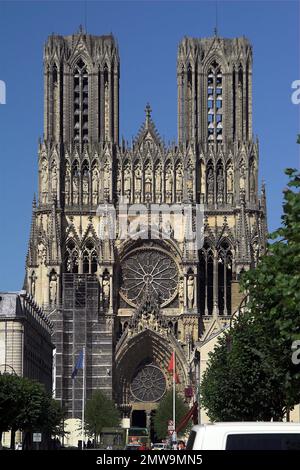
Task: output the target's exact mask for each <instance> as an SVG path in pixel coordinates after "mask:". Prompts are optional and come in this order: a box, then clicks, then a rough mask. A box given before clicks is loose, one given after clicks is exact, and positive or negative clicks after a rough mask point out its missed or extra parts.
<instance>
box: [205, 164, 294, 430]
mask: <svg viewBox="0 0 300 470" xmlns="http://www.w3.org/2000/svg"><path fill="white" fill-rule="evenodd" d="M286 174H287V175H288V176H289V183H288V186H287V189H286V190H285V191H284V205H283V216H282V226H281V227H280V228H279V229H278V230H277V231H276V232H274V233H273V234H271V236H270V238H271V239H272V240H273V242H272V243H271V244H270V245H269V246H268V253H267V255H266V256H264V257H262V259H261V260H260V263H259V264H258V266H257V267H256V268H255V269H252V270H250V271H248V272H247V273H245V274H244V275H243V277H242V283H241V286H242V289H243V290H244V291H245V292H247V294H248V298H249V301H248V303H247V307H246V311H245V313H244V314H243V315H241V316H240V318H239V319H238V320H237V321H236V322H235V323H234V326H233V327H232V328H231V330H230V332H229V334H228V335H226V336H224V337H222V338H221V340H220V341H219V344H218V345H217V347H216V349H215V351H214V352H213V353H212V354H211V355H210V359H209V363H208V368H207V369H206V371H205V373H204V376H203V382H202V387H201V389H202V405H203V406H204V407H205V408H206V409H207V410H208V415H209V417H210V418H211V419H212V420H220V421H222V420H246V419H248V420H249V419H250V420H268V419H271V418H273V419H275V420H280V419H282V418H283V416H284V414H285V413H286V412H288V411H289V410H290V409H291V408H293V406H294V405H295V404H296V403H299V402H300V374H299V367H297V366H296V365H294V364H293V363H292V360H291V359H292V350H291V347H292V343H293V341H294V340H295V339H299V334H300V315H299V312H300V289H299V286H300V269H299V266H300V264H299V263H300V192H299V189H300V176H299V173H298V172H297V171H296V170H292V169H288V170H286Z"/></svg>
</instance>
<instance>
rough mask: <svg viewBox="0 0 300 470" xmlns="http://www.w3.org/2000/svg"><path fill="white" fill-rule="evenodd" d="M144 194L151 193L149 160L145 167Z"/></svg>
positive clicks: (148, 194)
mask: <svg viewBox="0 0 300 470" xmlns="http://www.w3.org/2000/svg"><path fill="white" fill-rule="evenodd" d="M145 194H146V196H147V197H149V196H150V197H151V195H152V166H151V164H150V163H149V162H148V163H147V165H146V168H145Z"/></svg>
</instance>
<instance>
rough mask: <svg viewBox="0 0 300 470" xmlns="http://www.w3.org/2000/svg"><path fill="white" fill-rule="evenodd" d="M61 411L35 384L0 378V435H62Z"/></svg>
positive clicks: (2, 375)
mask: <svg viewBox="0 0 300 470" xmlns="http://www.w3.org/2000/svg"><path fill="white" fill-rule="evenodd" d="M62 419H63V411H62V409H61V406H60V404H59V403H58V402H56V401H55V400H54V399H53V398H52V397H51V396H50V395H49V394H48V393H47V392H46V390H45V388H44V386H43V385H42V384H40V383H38V382H35V381H33V380H30V379H28V378H25V377H19V376H17V375H10V374H0V434H1V435H2V433H3V432H4V431H12V435H14V433H15V431H16V430H21V431H25V433H28V432H33V431H42V432H44V433H45V434H46V435H48V436H51V435H56V434H58V433H60V432H61V423H62Z"/></svg>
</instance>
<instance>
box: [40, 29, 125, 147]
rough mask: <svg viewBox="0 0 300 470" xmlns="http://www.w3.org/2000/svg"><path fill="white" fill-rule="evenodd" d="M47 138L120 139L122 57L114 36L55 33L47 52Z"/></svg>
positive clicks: (75, 140)
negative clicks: (120, 66) (120, 64)
mask: <svg viewBox="0 0 300 470" xmlns="http://www.w3.org/2000/svg"><path fill="white" fill-rule="evenodd" d="M44 83H45V85H44V86H45V89H44V110H45V115H44V139H45V141H47V142H48V141H52V142H57V143H74V144H79V145H80V146H81V147H82V146H83V145H84V144H88V143H93V142H103V141H109V142H112V143H114V144H117V143H118V140H119V53H118V47H117V44H116V41H115V39H114V37H113V36H111V35H108V36H91V35H89V34H86V33H85V32H84V31H83V30H82V29H80V31H79V33H77V34H73V35H72V36H58V35H52V36H50V37H49V38H48V40H47V42H46V44H45V48H44Z"/></svg>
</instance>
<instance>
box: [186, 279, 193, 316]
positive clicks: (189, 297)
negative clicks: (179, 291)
mask: <svg viewBox="0 0 300 470" xmlns="http://www.w3.org/2000/svg"><path fill="white" fill-rule="evenodd" d="M187 300H188V308H193V307H194V276H193V275H192V274H189V275H188V278H187Z"/></svg>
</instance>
